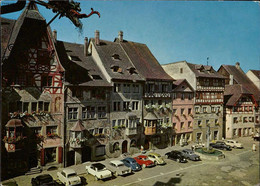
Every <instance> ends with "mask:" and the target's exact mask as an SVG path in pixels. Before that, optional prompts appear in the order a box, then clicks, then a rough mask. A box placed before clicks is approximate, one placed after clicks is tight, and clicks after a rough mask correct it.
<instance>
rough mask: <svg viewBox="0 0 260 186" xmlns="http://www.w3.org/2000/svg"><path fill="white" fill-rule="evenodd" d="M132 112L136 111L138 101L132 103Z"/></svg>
mask: <svg viewBox="0 0 260 186" xmlns="http://www.w3.org/2000/svg"><path fill="white" fill-rule="evenodd" d="M132 110H138V101H133V102H132Z"/></svg>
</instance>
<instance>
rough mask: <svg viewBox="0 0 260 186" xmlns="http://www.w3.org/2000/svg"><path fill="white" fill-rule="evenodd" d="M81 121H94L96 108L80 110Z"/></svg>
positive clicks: (90, 107)
mask: <svg viewBox="0 0 260 186" xmlns="http://www.w3.org/2000/svg"><path fill="white" fill-rule="evenodd" d="M82 118H83V119H94V118H96V108H95V107H93V106H87V107H84V108H83V110H82Z"/></svg>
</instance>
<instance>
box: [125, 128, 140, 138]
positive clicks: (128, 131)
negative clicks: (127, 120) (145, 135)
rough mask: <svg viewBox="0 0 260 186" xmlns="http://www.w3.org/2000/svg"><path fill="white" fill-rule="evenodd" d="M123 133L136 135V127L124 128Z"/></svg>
mask: <svg viewBox="0 0 260 186" xmlns="http://www.w3.org/2000/svg"><path fill="white" fill-rule="evenodd" d="M125 134H126V135H127V136H130V135H136V134H137V128H126V129H125Z"/></svg>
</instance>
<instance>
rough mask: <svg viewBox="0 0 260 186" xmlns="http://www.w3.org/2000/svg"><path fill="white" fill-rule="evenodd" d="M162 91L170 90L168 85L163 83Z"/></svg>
mask: <svg viewBox="0 0 260 186" xmlns="http://www.w3.org/2000/svg"><path fill="white" fill-rule="evenodd" d="M162 92H168V85H165V84H162Z"/></svg>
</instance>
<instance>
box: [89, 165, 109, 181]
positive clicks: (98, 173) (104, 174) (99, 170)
mask: <svg viewBox="0 0 260 186" xmlns="http://www.w3.org/2000/svg"><path fill="white" fill-rule="evenodd" d="M86 171H87V174H91V175H93V176H94V177H95V179H96V180H102V179H106V178H111V177H112V172H111V171H110V170H108V169H107V168H106V166H105V165H103V164H102V163H93V164H91V165H86Z"/></svg>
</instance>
